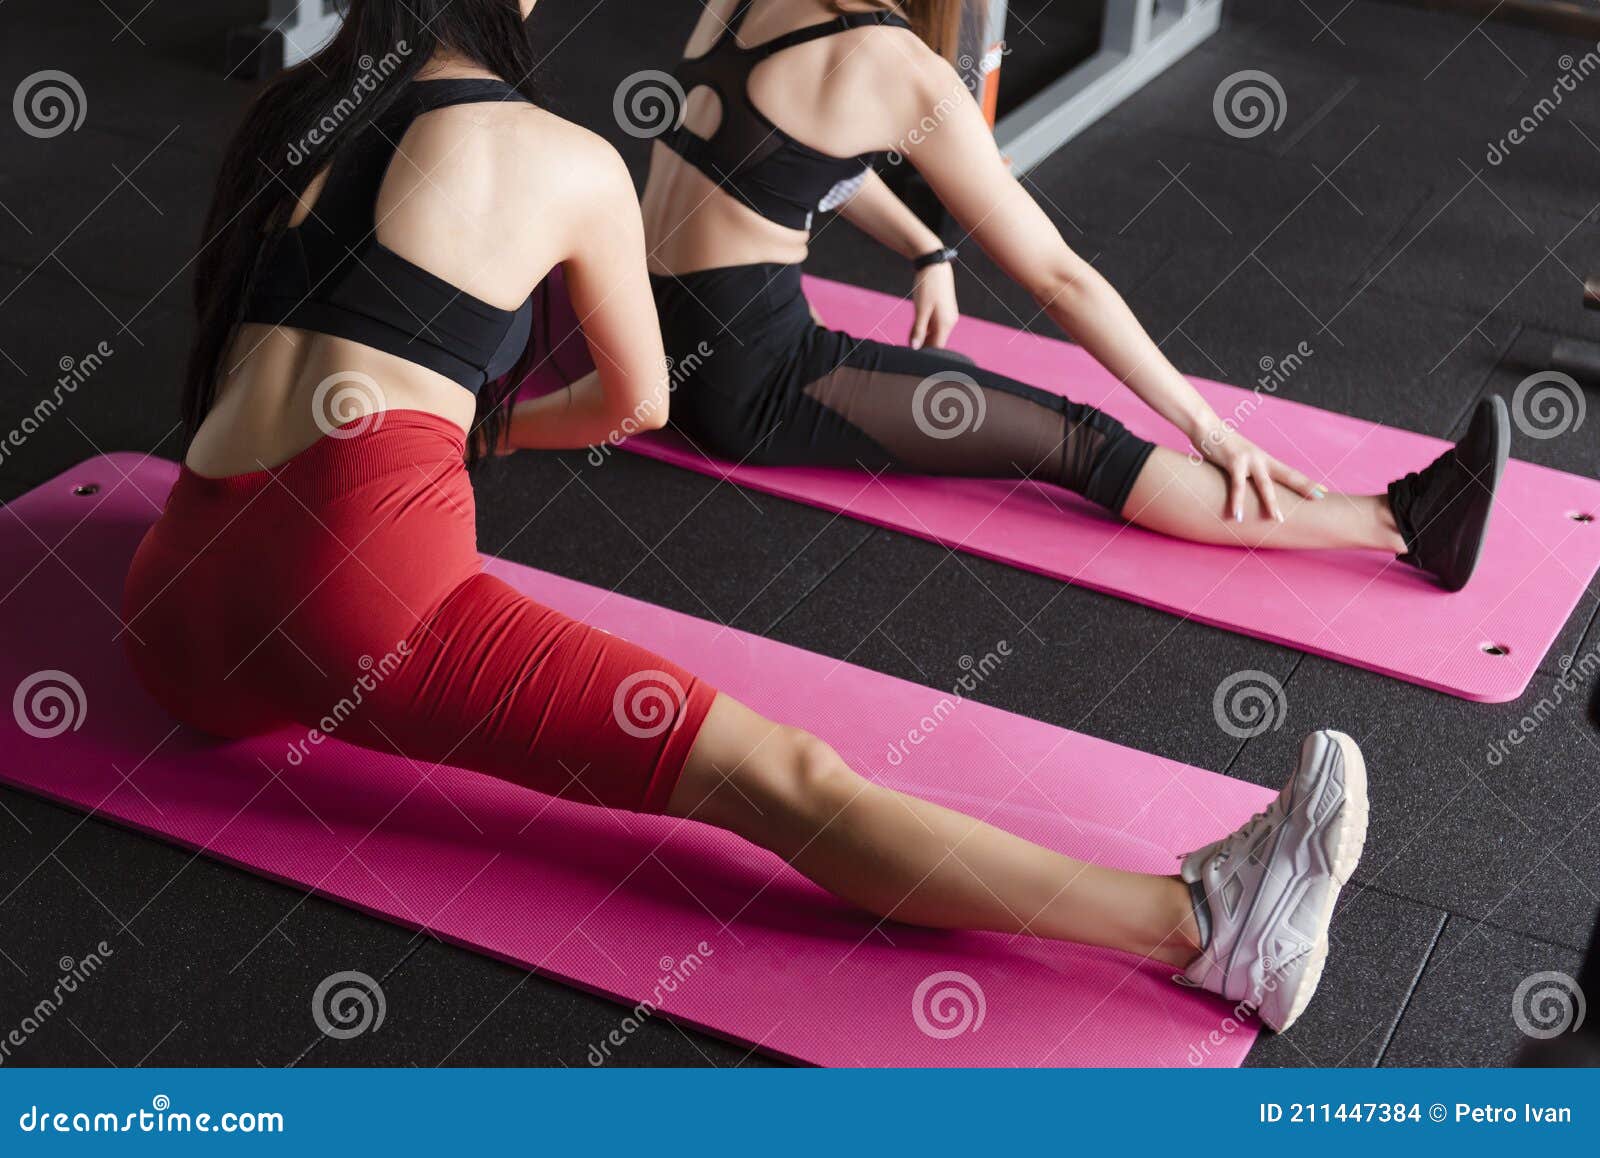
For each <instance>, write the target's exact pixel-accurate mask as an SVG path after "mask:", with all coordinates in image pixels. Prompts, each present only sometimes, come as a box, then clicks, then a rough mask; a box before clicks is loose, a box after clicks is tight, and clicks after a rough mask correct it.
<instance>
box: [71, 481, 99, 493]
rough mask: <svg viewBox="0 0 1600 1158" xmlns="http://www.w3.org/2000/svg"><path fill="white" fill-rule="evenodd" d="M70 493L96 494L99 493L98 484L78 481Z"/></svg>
mask: <svg viewBox="0 0 1600 1158" xmlns="http://www.w3.org/2000/svg"><path fill="white" fill-rule="evenodd" d="M72 493H73V494H75V495H97V494H99V493H100V484H99V483H79V484H78V485H77V486H75V487H73V488H72Z"/></svg>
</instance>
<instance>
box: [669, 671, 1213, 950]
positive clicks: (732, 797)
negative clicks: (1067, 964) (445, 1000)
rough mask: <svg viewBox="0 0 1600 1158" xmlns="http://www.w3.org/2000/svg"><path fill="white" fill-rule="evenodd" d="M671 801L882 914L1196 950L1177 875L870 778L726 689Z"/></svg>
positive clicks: (1126, 946) (678, 810) (1134, 946)
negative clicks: (1015, 830)
mask: <svg viewBox="0 0 1600 1158" xmlns="http://www.w3.org/2000/svg"><path fill="white" fill-rule="evenodd" d="M667 811H668V812H669V813H671V814H672V815H674V816H685V817H692V818H693V819H695V820H701V821H705V822H706V823H708V824H714V825H716V826H718V827H719V828H725V829H728V830H729V831H731V832H735V833H737V834H738V835H740V836H742V837H744V838H746V839H747V840H750V841H752V842H754V843H755V844H758V845H760V846H761V847H763V848H766V849H769V850H771V851H772V852H775V853H777V854H778V855H779V856H781V857H783V858H784V859H785V860H787V861H788V862H789V863H790V864H791V865H793V866H794V868H796V869H797V870H798V871H800V872H802V873H804V874H805V875H806V876H808V877H810V878H811V879H812V880H813V881H815V882H816V883H817V884H819V885H821V886H822V887H823V888H825V889H827V890H828V891H830V892H832V893H834V894H836V895H838V896H840V897H843V898H844V899H845V900H847V901H850V902H852V903H854V904H857V905H860V906H861V907H862V908H864V909H867V910H869V911H870V912H873V913H876V914H878V915H879V916H880V917H885V918H891V919H893V920H896V921H903V922H905V923H907V924H913V925H925V926H929V927H933V928H948V929H980V930H987V931H991V932H1002V933H1026V934H1029V935H1032V936H1036V937H1044V938H1050V939H1054V940H1061V941H1077V942H1081V943H1083V944H1088V945H1104V946H1107V947H1110V948H1113V949H1123V950H1127V951H1129V952H1132V953H1138V954H1141V955H1147V956H1149V957H1151V958H1152V959H1155V960H1159V961H1163V962H1166V963H1168V964H1172V965H1177V966H1184V965H1187V964H1188V963H1189V962H1190V961H1192V960H1193V959H1194V957H1195V955H1196V954H1197V952H1198V950H1199V931H1198V929H1197V928H1196V926H1195V920H1194V912H1193V908H1192V906H1191V903H1190V899H1189V890H1188V887H1187V886H1186V885H1184V884H1183V883H1182V882H1181V881H1179V880H1178V879H1177V878H1176V877H1162V876H1151V875H1146V874H1143V873H1131V872H1123V871H1121V870H1119V869H1110V868H1105V867H1102V866H1100V865H1094V864H1088V863H1085V862H1083V861H1078V860H1074V859H1072V858H1071V857H1066V856H1061V855H1060V854H1058V853H1054V852H1051V851H1049V850H1048V849H1044V848H1040V847H1039V846H1038V845H1034V844H1030V843H1029V842H1027V841H1025V840H1023V839H1021V838H1020V837H1017V836H1013V835H1012V834H1010V833H1008V832H1003V831H1001V830H1000V829H997V828H994V827H993V826H991V825H988V824H985V823H983V822H982V821H980V820H976V819H974V818H973V817H970V816H965V815H963V814H962V813H959V812H953V811H951V810H950V809H948V808H941V807H940V806H938V805H936V804H931V803H929V802H928V801H925V800H919V799H917V798H916V797H914V796H907V795H905V794H904V793H900V792H895V791H893V790H891V789H888V788H883V787H880V786H878V785H874V784H872V783H870V782H869V781H867V780H865V779H863V778H862V777H860V776H858V775H857V774H856V773H854V772H852V771H851V770H850V769H849V768H848V767H846V765H845V763H844V761H843V760H842V759H841V758H840V757H839V754H838V753H837V752H835V751H834V750H833V749H832V748H830V747H829V746H828V745H827V744H825V743H823V742H822V741H821V740H819V739H817V738H816V737H815V736H812V735H809V734H808V733H805V732H802V731H800V730H798V729H795V728H788V727H784V726H782V725H780V724H775V723H773V722H772V721H771V720H768V719H766V718H765V717H763V716H761V715H759V714H757V713H756V712H753V711H751V710H750V709H749V708H747V707H745V706H744V705H743V704H740V703H738V702H737V701H736V700H732V699H729V698H728V697H727V696H722V695H719V696H718V697H717V700H716V703H715V704H714V705H713V706H712V709H711V712H710V714H709V715H708V716H707V717H706V721H705V724H704V726H703V727H702V728H701V731H700V735H699V738H698V739H697V740H696V741H695V745H694V748H693V750H692V751H691V753H690V756H689V761H688V764H687V765H686V767H685V768H684V771H683V775H682V777H681V778H680V780H679V782H678V786H677V788H676V789H675V790H674V791H673V794H672V799H671V800H670V802H669V803H668V806H667Z"/></svg>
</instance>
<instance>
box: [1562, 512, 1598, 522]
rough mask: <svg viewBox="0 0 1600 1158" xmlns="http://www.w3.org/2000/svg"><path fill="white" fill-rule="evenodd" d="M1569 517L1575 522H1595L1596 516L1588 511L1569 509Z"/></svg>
mask: <svg viewBox="0 0 1600 1158" xmlns="http://www.w3.org/2000/svg"><path fill="white" fill-rule="evenodd" d="M1567 518H1569V519H1571V520H1572V521H1573V522H1574V523H1592V522H1594V516H1593V515H1591V514H1590V513H1589V512H1588V511H1568V512H1567Z"/></svg>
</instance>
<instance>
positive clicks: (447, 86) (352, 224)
mask: <svg viewBox="0 0 1600 1158" xmlns="http://www.w3.org/2000/svg"><path fill="white" fill-rule="evenodd" d="M496 100H515V101H523V102H526V101H527V98H526V97H524V96H523V95H522V94H521V93H519V92H518V91H517V90H516V89H514V88H512V87H511V86H510V85H508V84H506V83H505V82H504V81H502V80H492V79H489V78H487V77H465V78H456V79H448V80H429V81H413V82H412V83H411V84H410V85H409V86H407V90H406V92H405V93H404V94H402V95H401V97H400V99H399V100H397V101H396V102H395V103H394V105H393V106H391V107H390V108H389V109H387V110H385V111H384V113H383V114H382V115H381V116H380V117H378V119H377V120H376V121H374V122H373V124H372V125H371V126H370V127H369V128H368V130H367V131H366V132H364V133H363V134H362V135H361V137H360V138H359V139H358V140H356V141H354V142H352V143H351V146H350V147H348V148H346V149H344V150H343V151H342V152H341V153H340V154H339V155H338V156H337V157H336V158H335V159H334V162H333V167H332V168H331V169H330V170H329V172H328V178H327V180H326V181H325V182H324V183H323V186H322V191H321V193H320V194H319V195H318V197H317V203H316V206H315V207H314V208H313V210H312V213H313V215H314V216H315V217H316V218H317V219H318V221H319V223H320V224H322V225H323V226H324V227H325V228H326V229H327V231H328V233H329V234H331V235H333V236H334V237H337V238H338V239H339V241H340V243H341V244H343V245H344V246H346V247H348V248H352V249H353V248H355V247H356V246H358V245H359V244H361V242H362V241H364V240H365V239H366V238H368V237H370V236H373V235H374V234H375V233H376V230H377V219H376V216H375V215H376V211H377V207H378V191H379V187H380V186H381V185H382V184H383V179H384V177H385V176H386V175H387V173H388V171H389V164H390V162H391V160H392V159H393V157H394V154H395V153H396V152H397V151H398V150H399V148H400V141H401V139H402V138H403V137H404V136H405V135H406V131H407V130H408V129H409V128H410V127H411V123H412V122H413V121H415V120H416V119H417V118H418V117H420V116H422V115H423V114H425V113H431V112H433V111H435V110H436V109H442V108H448V107H450V106H452V105H464V104H488V103H490V102H493V101H496ZM314 232H315V231H314V230H309V231H308V233H314Z"/></svg>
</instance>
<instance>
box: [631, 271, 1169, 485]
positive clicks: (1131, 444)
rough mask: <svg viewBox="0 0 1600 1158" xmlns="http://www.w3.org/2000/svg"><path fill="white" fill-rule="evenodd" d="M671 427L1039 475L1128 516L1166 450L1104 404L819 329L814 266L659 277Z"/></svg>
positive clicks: (945, 468)
mask: <svg viewBox="0 0 1600 1158" xmlns="http://www.w3.org/2000/svg"><path fill="white" fill-rule="evenodd" d="M651 283H652V285H653V287H654V289H655V298H656V308H657V311H658V312H659V314H660V318H661V332H662V336H663V338H664V340H665V343H666V350H667V356H668V359H669V361H670V362H671V364H672V369H671V374H672V380H673V382H674V383H675V393H674V395H673V401H672V425H673V426H674V428H676V429H677V430H678V431H679V432H680V433H682V434H683V435H684V436H685V437H687V438H688V439H690V440H691V441H692V442H694V443H695V444H696V445H697V446H699V447H701V448H702V449H703V450H705V451H706V452H707V453H709V454H713V455H716V456H718V457H720V458H726V459H732V460H733V461H735V462H745V463H752V464H760V465H766V466H839V467H859V468H864V469H866V470H871V471H882V470H895V471H902V472H907V473H913V474H930V475H956V476H961V477H966V478H1030V479H1037V480H1039V481H1041V482H1047V483H1053V484H1055V485H1056V486H1060V487H1064V488H1065V489H1067V490H1069V491H1072V492H1074V493H1075V494H1080V495H1083V496H1084V497H1085V498H1087V499H1089V500H1091V501H1093V502H1095V503H1098V504H1099V505H1100V506H1102V507H1105V508H1106V509H1107V510H1109V511H1111V512H1112V513H1113V514H1120V513H1121V512H1122V508H1123V506H1124V505H1126V503H1127V501H1128V494H1129V492H1130V491H1132V489H1133V484H1134V480H1135V479H1137V478H1138V477H1139V472H1140V471H1141V470H1142V469H1143V468H1144V464H1145V460H1146V459H1147V458H1149V456H1150V452H1151V450H1152V449H1153V444H1152V443H1149V442H1146V441H1145V440H1144V439H1141V438H1138V437H1136V436H1135V435H1133V434H1130V433H1129V432H1128V430H1127V428H1126V427H1124V426H1123V425H1122V423H1120V422H1118V421H1117V420H1116V419H1115V418H1112V417H1111V416H1110V415H1109V414H1104V413H1102V412H1101V411H1099V410H1096V409H1094V408H1093V407H1090V406H1082V405H1079V404H1078V403H1075V402H1069V401H1068V400H1066V399H1065V398H1061V397H1058V396H1057V395H1054V394H1051V393H1048V392H1047V391H1044V390H1039V389H1037V388H1035V387H1033V386H1029V385H1026V384H1025V383H1022V382H1017V381H1015V380H1013V379H1011V378H1007V377H1005V376H1003V375H1001V374H995V373H992V372H990V371H988V370H985V369H983V368H982V367H980V366H977V365H974V364H973V363H972V362H971V361H970V360H969V359H967V358H965V357H963V356H961V355H959V354H953V353H950V352H948V351H943V350H913V349H911V348H909V347H907V346H893V345H889V344H887V343H884V342H873V341H866V340H862V339H859V338H853V337H851V336H850V335H848V334H844V333H841V332H839V331H837V330H830V329H827V328H825V327H823V326H819V325H817V324H816V322H815V321H814V320H813V319H812V316H811V311H810V307H809V306H808V305H807V304H806V300H805V296H804V295H803V294H802V292H801V288H800V267H799V266H786V265H743V266H729V267H726V268H722V269H711V270H704V271H701V272H698V273H691V274H685V275H682V276H677V277H654V278H652V279H651Z"/></svg>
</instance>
